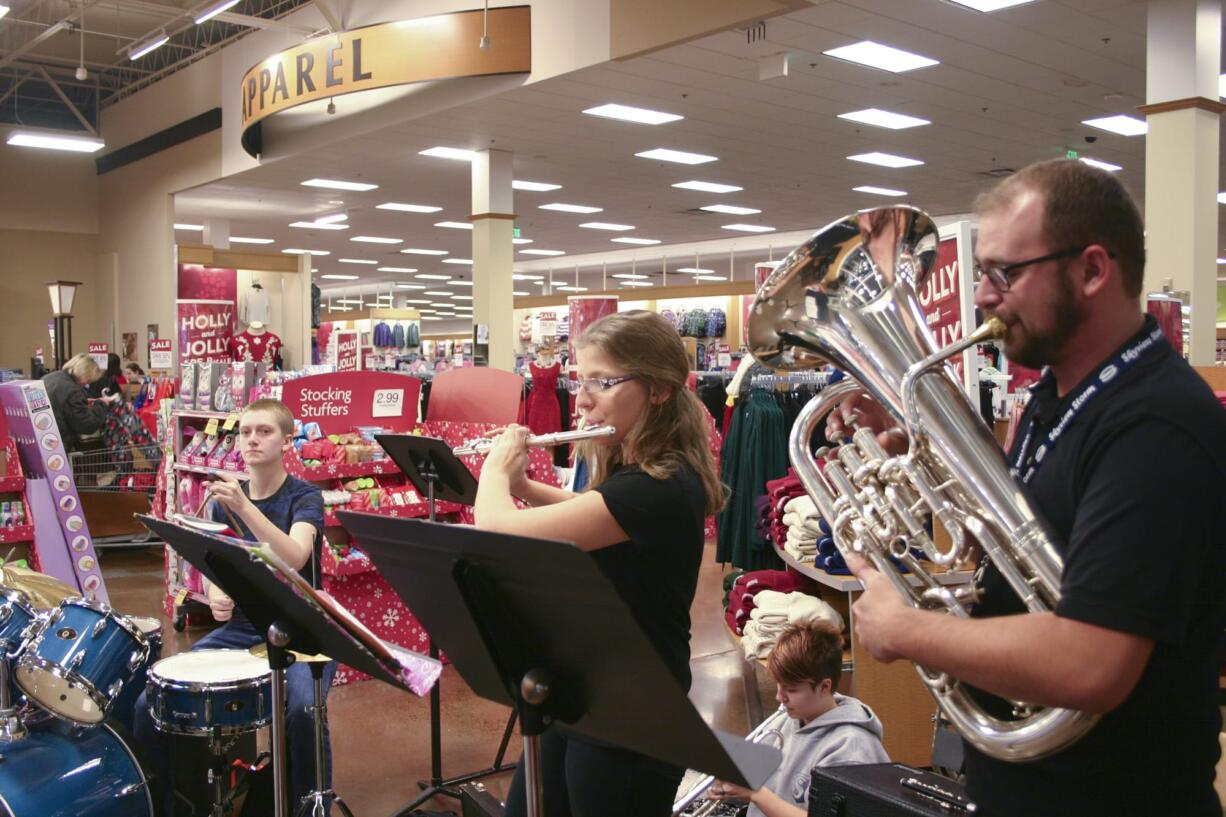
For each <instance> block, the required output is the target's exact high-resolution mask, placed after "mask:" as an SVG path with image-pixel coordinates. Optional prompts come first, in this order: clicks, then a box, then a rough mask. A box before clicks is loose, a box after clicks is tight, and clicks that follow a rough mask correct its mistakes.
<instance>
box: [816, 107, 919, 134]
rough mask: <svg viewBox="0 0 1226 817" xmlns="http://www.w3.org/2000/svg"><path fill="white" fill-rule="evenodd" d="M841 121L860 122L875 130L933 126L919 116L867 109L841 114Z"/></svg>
mask: <svg viewBox="0 0 1226 817" xmlns="http://www.w3.org/2000/svg"><path fill="white" fill-rule="evenodd" d="M839 119H847V120H849V121H851V122H859V123H861V124H863V125H872V126H873V127H875V128H888V129H890V130H904V129H905V128H918V127H919V126H921V125H931V124H932V123H931V122H929V121H928V120H927V119H920V118H919V117H918V116H907V115H906V114H901V113H892V112H890V111H883V110H881V109H879V108H865V109H864V110H862V111H852V112H851V113H841V114H839Z"/></svg>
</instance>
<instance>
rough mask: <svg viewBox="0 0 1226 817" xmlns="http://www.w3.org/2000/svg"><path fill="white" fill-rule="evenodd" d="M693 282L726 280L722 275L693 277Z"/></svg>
mask: <svg viewBox="0 0 1226 817" xmlns="http://www.w3.org/2000/svg"><path fill="white" fill-rule="evenodd" d="M694 280H695V281H727V280H728V278H727V277H726V276H723V275H695V276H694Z"/></svg>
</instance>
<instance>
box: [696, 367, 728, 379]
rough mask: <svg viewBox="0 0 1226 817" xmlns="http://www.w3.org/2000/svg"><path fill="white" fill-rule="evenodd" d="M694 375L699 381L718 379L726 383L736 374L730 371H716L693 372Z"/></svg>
mask: <svg viewBox="0 0 1226 817" xmlns="http://www.w3.org/2000/svg"><path fill="white" fill-rule="evenodd" d="M694 375H695V376H696V377H697V378H698V379H699V380H705V379H707V378H719V379H720V380H724V381H728V380H731V379H732V378H733V377H734V376H735V375H736V372H735V371H733V370H731V369H718V370H715V371H696V372H694Z"/></svg>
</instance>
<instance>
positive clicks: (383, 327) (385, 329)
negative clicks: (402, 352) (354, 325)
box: [371, 321, 395, 349]
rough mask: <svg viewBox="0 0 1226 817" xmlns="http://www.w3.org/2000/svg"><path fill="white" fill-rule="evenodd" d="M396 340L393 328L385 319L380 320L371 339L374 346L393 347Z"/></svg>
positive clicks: (379, 347)
mask: <svg viewBox="0 0 1226 817" xmlns="http://www.w3.org/2000/svg"><path fill="white" fill-rule="evenodd" d="M394 342H395V338H394V336H393V334H392V328H391V327H390V326H388V325H387V323H386V322H385V321H379V322H378V323H377V324H375V329H374V338H373V339H372V341H371V345H372V346H374V347H375V348H376V349H387V348H389V347H391V346H392V345H393V344H394Z"/></svg>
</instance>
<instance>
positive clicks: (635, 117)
mask: <svg viewBox="0 0 1226 817" xmlns="http://www.w3.org/2000/svg"><path fill="white" fill-rule="evenodd" d="M584 113H585V114H587V115H588V116H602V117H604V118H605V119H619V120H621V121H622V122H635V123H638V124H640V125H663V124H666V123H668V122H676V121H677V120H679V119H685V117H684V116H681V115H680V114H675V113H665V112H664V111H653V110H650V109H648V108H635V107H633V106H632V105H617V104H614V103H609V104H608V105H600V106H597V107H595V108H588V109H587V110H585V111H584Z"/></svg>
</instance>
